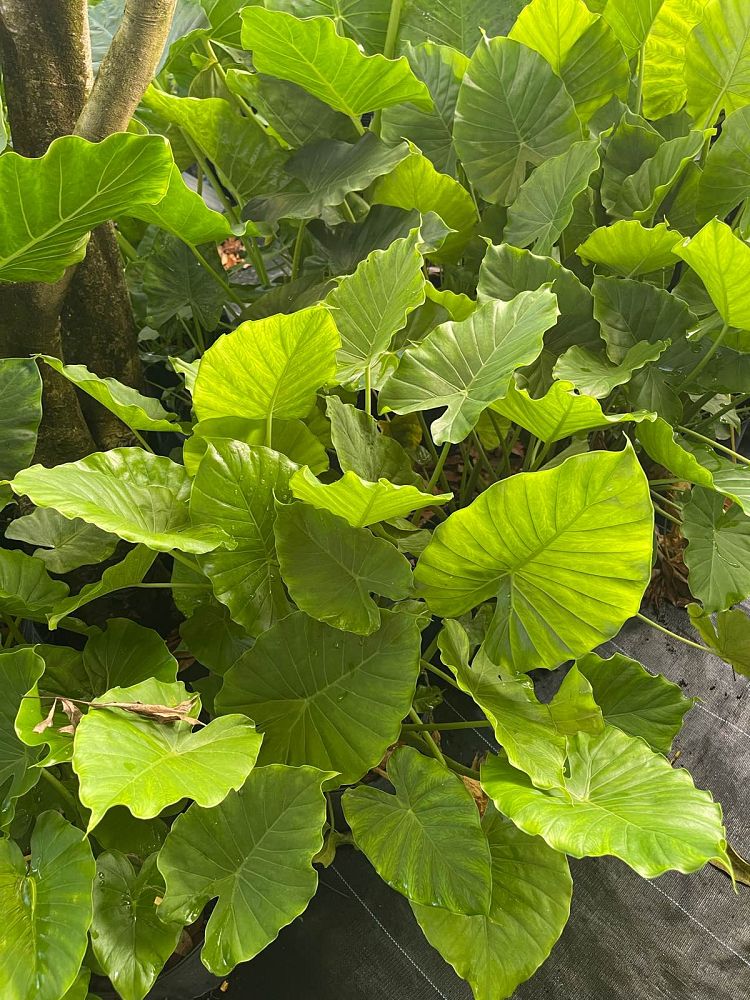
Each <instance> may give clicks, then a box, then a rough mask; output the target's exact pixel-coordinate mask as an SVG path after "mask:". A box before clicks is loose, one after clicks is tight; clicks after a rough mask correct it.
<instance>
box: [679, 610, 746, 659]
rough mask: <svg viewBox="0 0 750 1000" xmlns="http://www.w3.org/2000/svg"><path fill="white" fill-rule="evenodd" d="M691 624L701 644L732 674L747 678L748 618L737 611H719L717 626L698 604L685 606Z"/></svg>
mask: <svg viewBox="0 0 750 1000" xmlns="http://www.w3.org/2000/svg"><path fill="white" fill-rule="evenodd" d="M688 614H689V615H690V620H691V622H692V623H693V625H694V626H695V628H696V629H697V631H698V633H699V634H700V636H701V638H702V639H703V641H704V642H705V643H706V644H707V645H708V647H709V649H712V650H713V652H714V653H716V655H717V656H720V657H721V659H722V660H725V661H726V662H727V663H729V664H730V665H731V667H732V669H733V670H736V671H737V673H739V674H743V675H744V676H745V677H750V618H748V616H747V615H746V614H745V613H744V612H743V611H740V609H739V608H733V609H732V610H731V611H720V612H719V613H718V615H716V623H715V624H714V622H713V621H712V620H711V615H709V614H708V613H707V612H705V611H704V610H703V608H701V607H699V605H697V604H688Z"/></svg>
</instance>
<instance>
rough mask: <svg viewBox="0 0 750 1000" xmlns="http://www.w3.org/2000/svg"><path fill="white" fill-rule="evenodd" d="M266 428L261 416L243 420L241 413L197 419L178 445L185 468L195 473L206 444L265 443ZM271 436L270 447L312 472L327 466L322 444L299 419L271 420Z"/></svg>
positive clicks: (191, 473) (206, 448) (321, 470)
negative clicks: (239, 415)
mask: <svg viewBox="0 0 750 1000" xmlns="http://www.w3.org/2000/svg"><path fill="white" fill-rule="evenodd" d="M267 432H268V427H267V425H266V421H265V420H246V419H244V418H243V417H209V418H208V419H207V420H199V421H198V423H197V424H195V425H194V427H193V433H192V435H191V436H190V437H189V438H188V439H187V441H186V442H185V444H184V445H183V446H182V457H183V461H184V463H185V468H186V469H187V471H188V473H189V474H190V475H191V476H195V474H196V473H197V471H198V466H199V465H200V462H201V459H202V458H203V456H204V455H205V454H206V452H207V451H208V446H209V444H212V445H213V446H214V447H215V448H219V447H224V446H225V445H226V444H228V442H230V441H242V442H243V443H244V444H249V445H254V446H258V445H265V442H266V436H267ZM272 438H273V447H274V451H278V452H279V453H280V454H282V455H286V457H287V458H288V459H289V460H290V461H291V462H294V463H295V464H296V465H309V466H310V468H311V469H312V471H313V472H315V473H318V472H325V471H326V469H327V468H328V464H329V463H328V455H327V454H326V450H325V448H324V447H323V445H322V444H321V442H320V441H319V440H318V438H317V437H315V435H314V434H313V432H312V431H311V430H310V429H309V428H308V427H307V425H306V424H303V423H302V421H301V420H274V422H273V430H272Z"/></svg>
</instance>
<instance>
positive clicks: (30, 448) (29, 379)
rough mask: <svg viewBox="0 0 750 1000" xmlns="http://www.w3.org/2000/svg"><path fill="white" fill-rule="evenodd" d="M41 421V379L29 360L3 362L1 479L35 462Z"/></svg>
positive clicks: (0, 374) (0, 382)
mask: <svg viewBox="0 0 750 1000" xmlns="http://www.w3.org/2000/svg"><path fill="white" fill-rule="evenodd" d="M41 419H42V378H41V376H40V374H39V369H38V368H37V365H36V362H35V361H32V360H31V359H30V358H0V479H12V478H13V476H15V474H16V473H17V472H20V471H21V469H25V468H26V466H27V465H28V464H29V462H31V460H32V459H33V458H34V450H35V448H36V435H37V431H38V430H39V424H40V422H41Z"/></svg>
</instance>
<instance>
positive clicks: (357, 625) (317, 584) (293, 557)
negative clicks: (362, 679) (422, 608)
mask: <svg viewBox="0 0 750 1000" xmlns="http://www.w3.org/2000/svg"><path fill="white" fill-rule="evenodd" d="M274 535H275V537H276V550H277V553H278V559H279V566H280V568H281V575H282V577H283V579H284V583H285V584H286V585H287V588H288V589H289V594H290V596H291V598H292V600H293V601H294V602H295V604H296V605H297V607H298V608H300V609H301V610H302V611H304V612H306V613H307V614H308V615H310V616H311V617H312V618H317V620H318V621H321V622H327V623H328V624H329V625H333V626H334V628H338V629H344V630H345V631H347V632H356V633H358V634H359V635H369V634H370V633H371V632H374V631H375V630H376V629H377V628H379V627H380V609H379V607H378V605H377V604H376V603H375V601H374V600H373V599H372V597H371V596H370V594H371V593H375V594H380V595H382V596H384V597H390V598H391V599H392V600H394V601H397V600H400V599H401V598H404V597H408V595H409V594H410V593H411V589H412V580H411V567H410V566H409V562H408V560H407V559H406V558H405V557H404V556H402V555H401V553H400V552H399V551H398V550H397V549H396V548H395V547H394V546H393V545H391V543H390V542H388V541H385V540H384V539H382V538H376V537H375V536H374V535H373V534H372V532H371V531H368V529H367V528H353V527H352V526H351V525H350V524H349V523H348V522H347V521H345V520H344V519H343V518H341V517H337V516H336V515H335V514H331V513H330V512H329V511H327V510H319V509H317V508H315V507H311V506H310V505H309V504H304V503H295V504H282V505H279V506H278V507H277V513H276V522H275V524H274Z"/></svg>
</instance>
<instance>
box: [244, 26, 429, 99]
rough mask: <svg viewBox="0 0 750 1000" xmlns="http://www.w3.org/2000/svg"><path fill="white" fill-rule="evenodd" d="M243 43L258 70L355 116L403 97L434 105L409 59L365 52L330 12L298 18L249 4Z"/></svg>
mask: <svg viewBox="0 0 750 1000" xmlns="http://www.w3.org/2000/svg"><path fill="white" fill-rule="evenodd" d="M242 44H243V46H244V48H246V49H249V50H251V51H252V54H253V64H254V66H255V68H256V70H257V71H258V72H259V73H267V74H268V75H269V76H276V77H280V78H281V79H282V80H289V81H290V82H291V83H296V84H298V85H299V86H300V87H302V88H303V89H304V90H306V91H308V93H310V94H312V95H313V97H317V98H318V99H319V100H321V101H324V102H325V103H326V104H328V105H329V106H330V107H332V108H334V109H335V110H336V111H341V112H343V113H344V114H347V115H351V116H352V117H354V118H359V116H360V115H363V114H364V113H365V112H367V111H377V110H378V109H379V108H387V107H390V106H391V105H393V104H401V103H402V102H405V101H408V102H410V103H412V104H416V105H417V106H419V107H423V108H426V109H429V108H430V107H431V106H432V99H431V98H430V93H429V91H428V90H427V87H425V85H424V83H422V81H421V80H417V78H416V77H415V76H414V74H413V73H412V71H411V69H410V67H409V64H408V62H407V61H406V59H403V58H402V59H397V60H392V59H386V58H385V57H384V56H382V55H380V54H379V53H378V54H376V55H374V56H366V55H364V54H363V52H362V51H361V49H360V48H359V47H358V46H357V44H356V42H354V41H352V39H350V38H343V37H342V36H341V35H338V34H337V33H336V26H335V25H334V23H333V21H331V20H330V19H329V18H327V17H311V18H306V19H304V20H299V19H297V18H296V17H293V16H292V15H291V14H287V13H284V12H281V11H275V10H266V9H265V8H263V7H246V8H245V10H243V12H242Z"/></svg>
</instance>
